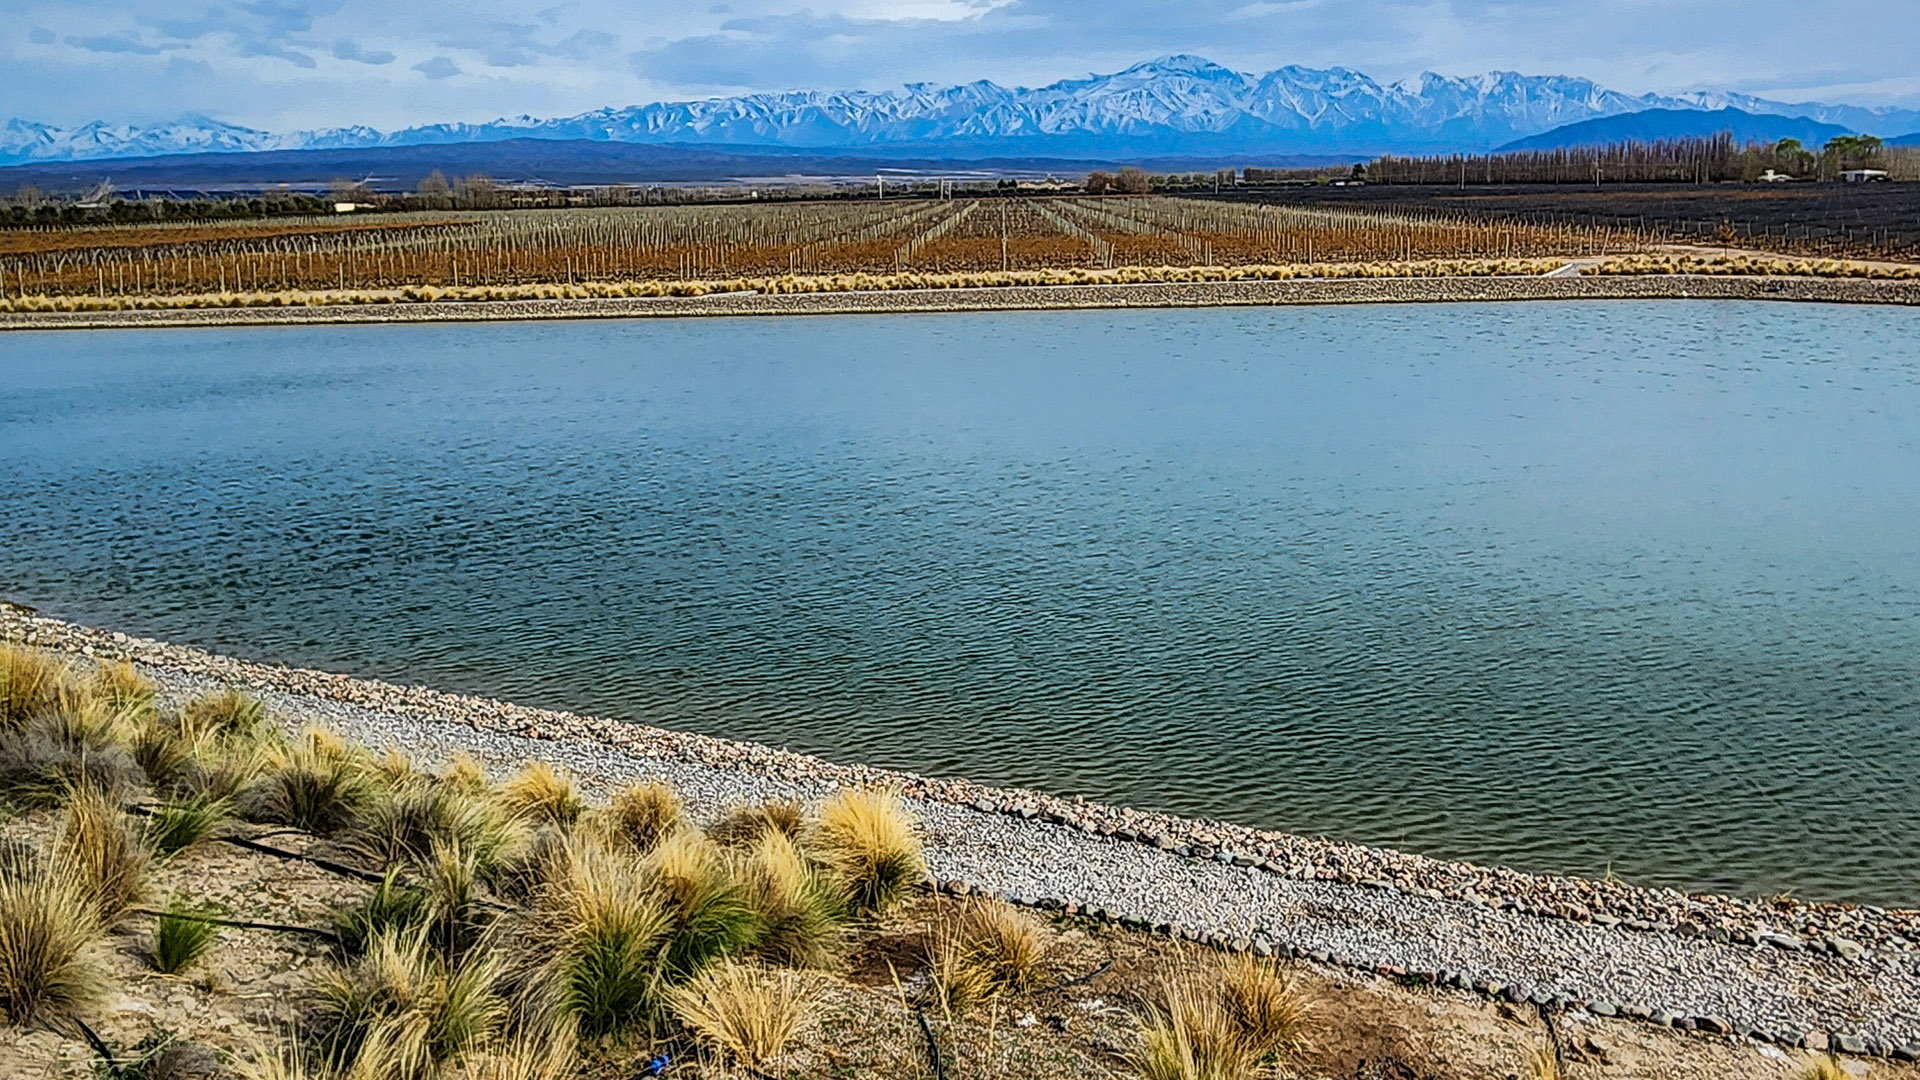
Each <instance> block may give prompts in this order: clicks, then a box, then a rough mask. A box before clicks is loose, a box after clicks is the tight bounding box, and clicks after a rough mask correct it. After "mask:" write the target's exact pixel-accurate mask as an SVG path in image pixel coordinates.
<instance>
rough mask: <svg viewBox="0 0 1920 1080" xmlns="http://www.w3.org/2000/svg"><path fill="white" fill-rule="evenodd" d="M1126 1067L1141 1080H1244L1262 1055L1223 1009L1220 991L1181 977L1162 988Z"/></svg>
mask: <svg viewBox="0 0 1920 1080" xmlns="http://www.w3.org/2000/svg"><path fill="white" fill-rule="evenodd" d="M1126 1062H1127V1066H1128V1068H1129V1070H1130V1071H1132V1073H1133V1074H1134V1075H1135V1076H1137V1077H1139V1078H1140V1080H1244V1078H1245V1077H1247V1076H1250V1075H1251V1074H1252V1073H1253V1071H1254V1070H1255V1069H1256V1068H1258V1067H1259V1064H1260V1055H1259V1054H1258V1053H1257V1052H1256V1051H1255V1050H1254V1049H1253V1048H1252V1047H1251V1046H1249V1045H1248V1043H1247V1042H1246V1040H1245V1038H1244V1037H1243V1036H1242V1034H1241V1032H1240V1030H1239V1028H1238V1027H1236V1026H1235V1024H1234V1023H1233V1021H1232V1019H1231V1018H1230V1017H1228V1015H1227V1012H1226V1010H1225V1009H1222V1008H1221V1007H1220V1005H1219V1002H1218V1000H1217V999H1216V997H1215V987H1214V986H1213V985H1211V984H1210V983H1208V982H1207V981H1205V980H1202V979H1199V978H1197V977H1195V976H1193V975H1182V976H1174V977H1171V978H1168V979H1167V980H1166V981H1165V982H1164V983H1162V985H1161V987H1160V993H1159V999H1158V1000H1157V1001H1156V1002H1154V1004H1153V1005H1152V1006H1151V1007H1150V1008H1149V1010H1148V1012H1147V1015H1146V1017H1145V1018H1144V1019H1143V1020H1142V1021H1141V1024H1140V1036H1139V1042H1138V1044H1137V1045H1136V1046H1135V1047H1134V1048H1133V1050H1132V1051H1131V1052H1130V1053H1129V1054H1128V1055H1127V1058H1126Z"/></svg>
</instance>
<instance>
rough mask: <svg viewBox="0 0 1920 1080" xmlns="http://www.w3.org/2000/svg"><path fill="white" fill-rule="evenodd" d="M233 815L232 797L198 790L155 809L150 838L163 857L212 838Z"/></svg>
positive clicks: (148, 827)
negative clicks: (223, 796)
mask: <svg viewBox="0 0 1920 1080" xmlns="http://www.w3.org/2000/svg"><path fill="white" fill-rule="evenodd" d="M232 816H233V801H232V800H231V799H227V798H222V797H218V796H214V795H210V794H208V793H205V792H195V793H193V794H189V795H185V796H182V797H180V798H178V799H173V800H170V801H168V802H165V803H162V804H160V805H159V806H157V807H155V808H154V810H153V816H152V817H150V818H148V819H147V841H148V843H149V844H151V845H152V847H153V850H154V853H155V854H157V855H160V856H161V857H163V858H166V857H171V856H174V855H178V854H179V853H181V852H183V851H188V850H190V849H192V848H195V847H198V846H199V845H201V844H203V843H205V842H206V841H208V840H210V839H212V838H213V836H214V834H216V833H218V832H219V831H220V827H221V826H222V825H224V824H225V823H226V822H227V820H228V819H229V818H231V817H232Z"/></svg>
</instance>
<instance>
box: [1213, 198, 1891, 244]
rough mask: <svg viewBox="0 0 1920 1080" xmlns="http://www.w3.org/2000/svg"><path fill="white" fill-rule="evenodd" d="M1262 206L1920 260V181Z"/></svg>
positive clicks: (1278, 201)
mask: <svg viewBox="0 0 1920 1080" xmlns="http://www.w3.org/2000/svg"><path fill="white" fill-rule="evenodd" d="M1220 197H1221V198H1222V199H1226V200H1230V201H1233V202H1239V203H1251V204H1254V205H1262V206H1271V205H1278V206H1290V207H1312V206H1324V205H1329V204H1337V205H1340V206H1343V207H1353V208H1358V209H1365V210H1369V211H1373V212H1381V213H1433V214H1453V215H1461V216H1467V217H1473V218H1478V219H1483V220H1519V221H1532V222H1542V223H1545V222H1557V223H1563V224H1577V225H1590V226H1593V227H1604V228H1615V229H1626V230H1630V231H1632V232H1634V233H1639V234H1644V235H1647V236H1649V237H1653V238H1656V239H1659V240H1662V241H1665V242H1668V243H1726V244H1732V245H1736V246H1740V247H1752V248H1756V249H1760V250H1767V251H1777V252H1782V253H1785V254H1792V255H1813V256H1824V257H1842V256H1850V257H1855V258H1867V257H1879V258H1893V259H1908V260H1911V259H1917V258H1920V183H1883V184H1800V183H1794V184H1734V183H1728V184H1633V185H1625V184H1621V185H1608V186H1603V187H1599V188H1594V187H1588V186H1575V185H1570V184H1569V185H1534V186H1524V187H1490V186H1484V185H1470V186H1467V187H1464V188H1461V187H1454V186H1451V185H1411V184H1409V185H1388V186H1376V187H1286V188H1245V189H1241V190H1239V191H1236V192H1232V193H1230V194H1227V195H1222V196H1220Z"/></svg>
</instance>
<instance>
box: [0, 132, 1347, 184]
mask: <svg viewBox="0 0 1920 1080" xmlns="http://www.w3.org/2000/svg"><path fill="white" fill-rule="evenodd" d="M1353 160H1354V159H1353V158H1350V157H1330V156H1326V155H1280V156H1276V155H1236V156H1234V157H1232V158H1230V159H1199V158H1183V157H1167V158H1154V159H1144V160H1141V161H1138V162H1126V163H1128V164H1139V165H1142V166H1144V167H1146V168H1148V169H1150V170H1152V171H1155V172H1193V171H1199V170H1209V169H1211V168H1212V167H1214V166H1216V165H1221V164H1231V165H1243V164H1252V165H1269V166H1278V167H1291V168H1315V167H1318V166H1322V165H1346V164H1350V163H1351V162H1352V161H1353ZM1116 164H1118V163H1116V162H1115V161H1113V160H1111V159H1099V158H1056V157H996V158H983V159H980V160H975V161H964V162H958V161H952V160H948V159H943V158H938V157H932V156H926V157H898V156H887V157H879V156H866V155H859V154H846V153H823V152H819V151H802V150H790V149H786V148H783V147H777V146H765V147H743V146H687V145H674V146H649V145H643V144H636V143H616V142H601V141H592V140H586V139H506V140H502V141H499V142H476V143H444V144H439V145H429V146H378V147H366V148H338V149H328V150H266V151H260V152H257V153H231V152H229V153H200V154H171V155H166V156H162V157H149V158H127V159H117V160H104V161H68V162H59V163H51V162H50V163H47V164H40V165H15V166H11V167H6V168H0V192H7V191H12V190H15V189H17V188H19V187H21V186H23V185H29V184H30V185H32V186H34V187H37V188H40V189H42V190H46V191H70V190H76V189H88V188H92V187H94V186H95V185H97V184H98V183H100V181H102V180H108V181H111V182H112V183H113V185H114V186H115V187H116V188H118V189H120V190H121V191H177V192H181V193H183V194H184V193H191V192H194V191H253V190H259V189H262V188H271V187H278V186H282V185H285V186H289V187H294V188H299V189H309V190H311V189H321V188H324V187H326V185H327V184H328V183H329V182H330V181H332V180H334V179H337V178H345V179H349V180H356V181H358V180H363V179H365V180H367V181H368V183H369V186H371V187H373V188H376V189H379V190H386V191H411V190H413V189H414V188H415V187H416V186H417V185H418V184H419V183H420V181H421V179H422V178H424V177H425V176H426V175H427V174H428V173H431V172H434V171H436V170H438V171H439V172H442V173H445V174H446V175H447V176H449V177H458V176H471V175H473V174H475V173H484V174H486V175H488V176H490V177H492V178H494V179H495V180H498V181H503V182H511V183H529V182H531V183H549V184H556V185H579V184H677V183H716V182H722V181H739V180H757V179H761V178H767V179H789V178H792V179H800V178H806V177H851V176H866V177H871V176H874V175H876V174H880V173H892V174H899V173H908V174H912V173H927V174H932V175H938V176H948V177H967V176H994V175H1001V176H1006V175H1014V176H1026V175H1056V176H1062V177H1078V176H1080V175H1083V174H1085V173H1087V172H1088V171H1090V170H1093V169H1100V168H1106V169H1111V168H1114V167H1115V166H1116Z"/></svg>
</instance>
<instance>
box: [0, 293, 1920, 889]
mask: <svg viewBox="0 0 1920 1080" xmlns="http://www.w3.org/2000/svg"><path fill="white" fill-rule="evenodd" d="M1916 343H1920V312H1916V311H1904V310H1892V309H1879V308H1867V307H1844V308H1843V307H1819V306H1808V305H1760V304H1736V303H1725V302H1719V303H1690V302H1656V303H1646V304H1634V303H1592V302H1588V303H1579V304H1565V305H1554V304H1528V305H1514V306H1499V305H1484V306H1482V305H1463V306H1425V307H1367V308H1326V309H1301V308H1282V309H1232V310H1227V309H1222V310H1203V311H1158V312H1085V313H1006V314H980V315H937V316H927V317H918V316H887V317H864V318H858V317H857V318H807V319H782V320H775V319H760V320H753V319H748V320H698V321H695V320H687V321H643V322H581V323H541V324H526V325H504V326H457V325H447V326H390V327H352V328H348V327H339V328H310V329H309V328H283V329H241V330H208V331H164V332H133V331H128V332H111V333H107V332H97V333H60V334H35V335H22V334H9V335H5V336H3V337H0V374H3V375H4V378H0V475H4V476H5V477H6V484H5V487H4V490H0V593H4V594H6V595H9V596H12V597H15V598H17V599H20V600H23V601H26V602H29V603H33V604H37V605H40V606H42V607H43V608H45V609H47V610H49V611H51V612H54V613H58V614H62V615H66V616H69V617H73V618H78V619H81V620H86V621H91V622H95V623H98V624H101V625H106V626H110V627H114V628H120V629H126V630H129V631H135V632H140V633H145V634H151V635H155V636H158V637H162V638H168V639H173V640H178V641H182V642H192V643H197V644H202V645H205V646H208V647H211V648H215V649H219V650H223V651H227V652H232V653H237V654H241V655H245V656H251V657H258V658H266V659H273V660H285V661H292V662H298V663H303V664H311V665H316V666H320V667H325V668H330V669H336V670H343V671H350V672H356V673H361V674H366V675H371V676H376V677H379V678H385V679H395V680H400V681H405V682H419V683H426V684H431V685H435V686H440V687H447V688H456V689H464V690H470V691H477V692H481V693H486V694H492V695H498V696H502V697H506V698H511V699H515V700H519V701H524V702H529V703H537V704H543V705H551V706H560V707H566V708H571V709H579V710H585V711H589V712H594V713H602V714H608V715H613V716H618V717H624V718H632V719H635V720H643V721H648V722H655V723H661V724H668V725H673V726H677V727H681V728H690V729H697V730H700V731H706V732H712V733H715V734H721V735H728V736H735V737H740V738H747V739H757V740H763V741H766V742H770V743H775V744H781V745H786V746H791V747H794V748H796V749H800V750H805V751H812V752H819V753H822V754H825V755H827V756H829V757H832V758H837V759H842V760H864V761H871V762H875V763H878V764H883V765H889V766H897V767H904V768H908V769H913V770H917V771H922V772H931V773H940V774H960V775H966V776H970V777H974V778H977V779H980V780H984V781H990V782H1001V783H1010V784H1021V785H1031V786H1037V787H1042V788H1046V789H1050V790H1054V791H1058V792H1065V793H1074V792H1077V793H1084V794H1086V795H1088V796H1091V797H1096V798H1100V799H1105V800H1114V801H1119V802H1124V803H1129V804H1134V805H1139V806H1147V807H1156V808H1164V809H1169V810H1174V811H1179V812H1182V813H1188V814H1199V815H1208V816H1218V817H1225V818H1231V819H1236V820H1239V821H1244V822H1249V823H1253V824H1259V825H1264V826H1272V827H1278V828H1283V829H1288V830H1293V831H1297V832H1302V833H1313V834H1326V835H1330V836H1335V837H1340V838H1344V839H1350V840H1355V841H1361V842H1366V843H1372V844H1383V845H1392V846H1397V847H1401V848H1406V849H1411V850H1415V851H1421V852H1428V853H1432V854H1436V855H1442V856H1448V857H1459V858H1470V859H1474V860H1478V861H1483V862H1499V863H1504V864H1508V865H1514V866H1519V867H1523V868H1528V869H1536V870H1552V871H1573V872H1579V873H1586V874H1598V873H1603V872H1606V871H1608V870H1609V869H1610V870H1611V871H1612V872H1613V873H1616V874H1618V875H1620V876H1622V877H1625V878H1627V879H1629V880H1635V881H1641V882H1645V883H1650V884H1671V885H1675V886H1679V887H1685V888H1702V889H1713V890H1730V891H1736V892H1742V893H1749V894H1770V893H1774V892H1779V891H1784V890H1792V891H1794V892H1795V893H1796V894H1797V895H1799V896H1802V897H1808V898H1846V899H1853V900H1859V901H1865V902H1879V903H1885V904H1911V903H1914V902H1916V901H1920V875H1917V872H1920V844H1917V843H1915V840H1914V838H1915V837H1916V836H1920V791H1916V788H1915V785H1914V783H1913V778H1914V777H1915V775H1916V774H1917V773H1920V741H1917V740H1916V739H1915V738H1914V733H1915V731H1916V726H1917V725H1920V649H1916V645H1920V618H1917V617H1916V616H1920V606H1917V605H1920V539H1916V529H1915V526H1916V524H1920V344H1916Z"/></svg>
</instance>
